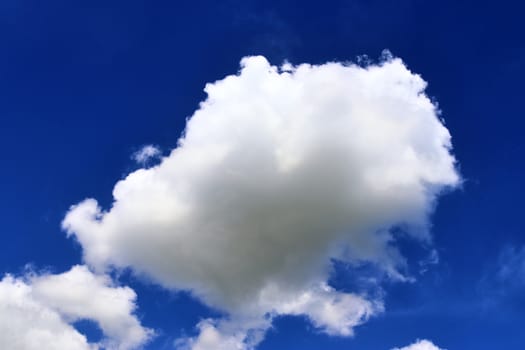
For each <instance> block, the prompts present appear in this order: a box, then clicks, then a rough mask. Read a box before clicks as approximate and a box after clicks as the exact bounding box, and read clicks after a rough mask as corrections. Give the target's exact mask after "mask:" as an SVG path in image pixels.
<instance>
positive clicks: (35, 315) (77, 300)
mask: <svg viewBox="0 0 525 350" xmlns="http://www.w3.org/2000/svg"><path fill="white" fill-rule="evenodd" d="M135 299H136V295H135V292H134V291H133V290H132V289H130V288H128V287H116V286H114V285H113V283H112V282H111V280H110V278H109V277H108V276H97V275H94V274H93V273H91V272H90V271H89V270H88V269H87V267H85V266H74V267H73V268H72V269H71V270H69V271H67V272H64V273H62V274H58V275H49V274H45V275H35V274H31V275H28V276H25V277H24V278H15V277H13V276H10V275H7V276H5V277H4V278H3V279H2V280H1V281H0V348H2V349H11V350H36V349H42V346H43V344H45V348H46V349H50V350H55V349H56V350H64V349H75V350H84V349H86V350H87V349H89V350H97V349H102V348H103V349H108V350H129V349H136V348H138V347H140V346H141V345H142V344H144V343H145V342H146V341H147V340H148V339H149V338H150V337H151V336H152V335H153V334H152V331H151V330H148V329H146V328H143V327H142V326H141V325H140V322H139V321H138V320H137V318H136V317H135V316H134V315H133V311H134V309H135ZM79 320H92V321H94V322H96V323H97V324H98V326H99V327H100V329H101V330H102V333H103V334H104V338H103V339H102V340H101V342H100V343H97V344H93V343H88V340H87V339H86V337H85V336H84V335H83V334H81V333H79V332H78V331H77V330H76V329H75V328H74V327H73V326H72V323H74V322H76V321H79Z"/></svg>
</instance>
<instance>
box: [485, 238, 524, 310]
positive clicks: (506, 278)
mask: <svg viewBox="0 0 525 350" xmlns="http://www.w3.org/2000/svg"><path fill="white" fill-rule="evenodd" d="M476 287H477V290H476V291H477V293H478V296H481V298H478V299H480V300H481V301H482V302H481V305H480V306H481V307H482V308H483V309H486V310H485V311H489V312H491V311H492V310H495V309H497V310H502V309H503V308H505V309H507V310H506V314H508V313H512V312H515V311H516V310H518V309H519V307H517V306H519V305H523V304H524V302H525V296H524V291H525V246H514V245H510V244H509V245H505V246H503V247H502V248H501V250H500V252H499V254H498V256H497V258H495V259H492V261H489V262H488V263H487V265H486V266H485V268H484V271H483V275H482V276H481V278H480V279H479V281H478V284H477V286H476ZM491 309H492V310H491Z"/></svg>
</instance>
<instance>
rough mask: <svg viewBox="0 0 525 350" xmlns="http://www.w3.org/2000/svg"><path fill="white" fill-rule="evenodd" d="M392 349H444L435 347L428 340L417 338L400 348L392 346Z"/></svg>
mask: <svg viewBox="0 0 525 350" xmlns="http://www.w3.org/2000/svg"><path fill="white" fill-rule="evenodd" d="M392 350H445V349H441V348H439V347H437V346H436V345H434V344H433V343H432V342H431V341H429V340H425V339H423V340H418V341H416V342H415V343H413V344H411V345H408V346H405V347H402V348H393V349H392Z"/></svg>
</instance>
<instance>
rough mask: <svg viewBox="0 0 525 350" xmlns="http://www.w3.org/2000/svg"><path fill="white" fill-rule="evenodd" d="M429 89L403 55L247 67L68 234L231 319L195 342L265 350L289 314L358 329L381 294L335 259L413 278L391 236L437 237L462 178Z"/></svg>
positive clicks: (95, 262) (91, 202)
mask: <svg viewBox="0 0 525 350" xmlns="http://www.w3.org/2000/svg"><path fill="white" fill-rule="evenodd" d="M425 87H426V83H425V81H424V80H423V79H422V78H421V77H420V76H418V75H417V74H413V73H412V72H410V71H409V70H408V69H407V68H406V66H405V65H404V64H403V62H402V61H401V60H400V59H397V58H392V57H389V58H388V59H386V60H385V61H384V62H382V63H380V64H377V65H368V66H367V67H361V66H357V65H352V64H342V63H327V64H323V65H308V64H302V65H298V66H293V65H291V64H286V67H282V68H279V67H276V66H272V65H270V63H269V62H268V61H267V60H266V59H265V58H264V57H261V56H257V57H247V58H244V59H243V60H242V61H241V70H240V72H238V74H236V75H230V76H227V77H226V78H224V79H222V80H220V81H217V82H214V83H210V84H207V85H206V88H205V92H206V93H207V95H208V97H207V99H206V100H205V101H203V102H202V103H201V104H200V106H199V109H198V110H197V111H195V113H194V114H193V115H192V116H191V117H190V118H189V119H188V122H187V125H186V130H185V132H184V135H183V136H182V137H181V138H180V139H179V142H178V146H177V147H176V148H175V149H173V150H172V151H171V154H170V155H169V156H167V157H165V158H163V159H162V161H161V163H160V164H158V165H157V166H155V167H152V168H149V169H139V170H137V171H135V172H133V173H131V174H129V175H128V176H127V177H126V178H125V179H123V180H121V181H119V182H118V183H117V184H116V185H115V188H114V190H113V197H114V202H113V205H112V206H111V208H109V209H107V210H104V209H103V208H101V207H100V206H99V205H98V203H97V201H96V200H95V199H86V200H85V201H83V202H81V203H79V204H77V205H75V206H73V207H72V208H71V209H70V211H69V212H68V213H67V215H66V217H65V219H64V221H63V228H64V229H65V230H66V231H67V233H68V235H70V236H74V237H75V238H76V239H77V240H78V242H79V243H80V244H81V246H82V248H83V254H84V260H85V261H86V262H87V263H88V264H89V265H90V266H92V267H93V268H95V269H97V270H99V271H105V270H107V269H109V268H127V267H131V269H132V270H133V271H135V273H137V274H138V275H142V276H146V277H147V278H149V279H152V280H154V281H156V282H157V283H159V284H161V285H163V286H164V287H166V288H170V289H173V290H188V291H190V292H191V293H192V294H193V295H194V296H196V297H197V298H199V299H200V300H202V301H203V302H205V303H206V304H207V305H209V306H211V307H214V308H217V309H220V310H222V311H224V312H226V313H227V314H228V317H227V318H225V319H222V320H215V321H214V322H213V323H209V322H208V323H201V325H200V331H201V333H200V336H198V337H197V338H195V339H193V340H189V341H187V342H186V345H187V344H190V345H191V344H193V345H191V346H193V348H194V349H199V346H200V348H202V346H204V345H199V344H207V342H210V341H211V342H213V341H216V342H221V343H227V344H233V345H231V346H232V347H233V348H235V347H236V346H237V345H235V344H239V341H241V344H244V345H242V346H245V347H247V348H250V347H253V346H255V344H256V343H257V342H258V341H260V340H261V339H262V337H263V334H264V331H265V330H266V329H267V328H268V327H269V326H270V325H271V318H272V317H273V316H275V315H280V314H292V315H305V316H306V317H307V318H308V319H310V321H311V322H312V323H313V325H315V326H316V327H317V328H318V329H319V330H321V331H324V332H326V333H329V334H336V335H343V336H345V335H351V334H352V328H353V327H354V326H356V325H358V324H360V323H361V322H363V321H364V320H366V319H367V318H368V317H370V316H371V315H374V314H375V313H377V312H379V311H381V310H382V304H381V300H369V298H368V297H367V296H366V295H356V294H350V293H341V292H339V291H335V290H333V289H331V288H330V287H329V286H327V284H326V281H327V280H328V278H329V276H330V273H331V272H330V271H331V270H330V269H331V259H339V260H342V261H347V262H368V263H373V264H377V266H379V267H381V268H382V269H384V270H385V271H386V272H387V273H388V274H389V275H390V276H392V277H393V278H398V279H403V278H405V276H404V275H403V273H402V270H401V269H400V268H401V267H402V266H403V265H404V264H405V261H404V258H403V257H402V256H401V254H400V253H399V251H398V250H397V249H396V248H395V238H396V237H395V236H394V235H393V234H392V233H391V229H392V228H394V227H396V228H400V227H401V228H403V231H404V234H406V235H409V236H411V237H413V238H414V239H417V240H421V241H426V242H427V243H428V242H429V241H430V235H429V232H428V226H429V225H428V215H429V214H430V213H431V211H432V210H433V208H434V206H435V202H436V198H437V196H438V195H439V194H440V193H441V191H442V190H443V189H444V188H451V187H454V186H457V185H458V183H459V181H460V178H459V175H458V173H457V172H456V169H455V159H454V157H453V156H452V155H451V153H450V149H451V141H450V134H449V132H448V130H447V129H446V128H445V126H444V125H443V124H442V122H441V120H440V118H439V112H438V111H437V109H436V107H435V106H434V105H433V103H432V102H431V101H430V99H429V98H428V97H427V96H426V95H425V94H424V89H425ZM239 339H240V340H239ZM188 346H189V345H188Z"/></svg>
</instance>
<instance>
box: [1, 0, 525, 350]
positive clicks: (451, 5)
mask: <svg viewBox="0 0 525 350" xmlns="http://www.w3.org/2000/svg"><path fill="white" fill-rule="evenodd" d="M523 10H524V8H523V7H522V6H521V5H520V4H519V3H518V2H516V1H515V2H512V1H499V2H485V1H478V2H473V1H472V2H470V1H469V2H467V1H465V2H457V1H439V2H438V1H425V2H422V1H405V0H401V1H343V0H341V1H323V2H313V1H286V2H273V1H222V2H215V1H191V2H187V1H179V2H170V1H159V2H139V1H133V2H129V1H114V2H111V3H108V2H103V1H91V2H76V3H72V2H66V1H50V2H46V3H41V2H36V1H11V0H10V1H4V2H3V3H2V4H1V5H0V26H1V33H2V34H1V35H0V46H1V49H2V50H1V52H2V55H0V72H1V77H2V78H1V80H0V89H1V93H0V101H1V102H0V116H1V117H0V118H1V121H2V123H1V124H2V126H1V128H0V133H1V134H0V143H1V146H2V149H3V150H4V151H3V152H2V157H1V158H2V162H1V163H2V172H1V173H0V193H1V196H0V198H1V201H0V209H1V212H2V218H3V223H4V226H3V228H2V233H1V235H0V243H1V244H0V272H1V273H2V275H5V274H11V275H13V276H15V277H17V276H18V277H19V278H22V279H23V278H24V277H21V276H24V275H25V276H27V270H28V269H31V270H33V271H36V272H34V273H35V274H37V275H40V274H41V275H43V276H49V275H50V274H61V273H64V272H65V271H68V270H70V268H71V267H72V266H74V265H78V264H83V263H84V262H85V259H84V260H83V252H84V253H85V252H86V251H88V250H89V249H92V248H91V246H89V244H88V243H85V244H79V242H78V241H77V239H78V238H79V237H80V236H81V235H83V233H82V234H79V233H78V232H79V231H80V229H79V228H77V229H76V231H75V229H73V231H75V233H71V235H70V236H69V237H67V235H66V232H65V230H63V229H62V228H61V223H62V221H63V220H64V218H65V216H66V214H67V213H68V211H69V208H70V206H71V205H74V204H77V203H79V202H81V201H82V200H84V199H85V198H96V200H97V201H98V204H99V205H100V207H101V208H103V210H109V209H110V208H111V205H112V201H113V198H112V191H113V187H114V186H115V183H117V182H118V181H119V180H122V179H124V178H125V177H126V176H127V174H129V173H131V172H133V171H135V170H137V169H139V168H140V167H141V166H144V167H146V168H147V167H150V166H152V165H154V164H157V163H158V162H159V160H158V159H157V160H155V159H152V160H148V161H147V163H146V164H144V165H141V164H137V162H136V161H135V160H134V159H133V154H136V152H138V151H140V150H141V148H142V147H143V146H144V145H155V147H157V148H158V149H159V150H160V152H161V154H162V155H163V156H168V155H169V152H170V150H172V149H174V148H175V147H177V141H178V139H179V136H180V135H181V133H182V132H183V130H184V128H185V125H186V119H187V118H188V117H189V116H191V115H192V114H193V113H194V111H195V110H197V109H198V108H199V103H200V102H201V101H203V100H205V99H206V96H207V95H206V93H205V92H204V91H203V89H204V86H205V85H206V84H207V83H209V82H215V81H217V80H219V79H223V78H224V77H225V76H228V75H232V74H236V73H237V72H238V71H239V61H240V60H241V58H242V57H246V56H252V55H262V56H264V57H266V59H267V61H268V62H270V63H271V64H273V65H276V66H280V65H281V64H283V63H284V62H290V63H291V64H292V65H298V64H301V63H309V64H312V65H322V64H324V63H326V62H348V61H354V62H355V61H357V57H358V56H361V55H367V56H368V57H370V59H371V60H372V62H376V63H377V62H381V55H382V52H383V50H385V49H388V50H390V52H391V53H392V55H393V56H394V57H399V58H400V59H402V60H403V62H404V65H405V66H406V67H407V68H408V69H409V70H410V71H411V72H414V73H417V74H420V75H421V77H422V78H423V79H424V80H425V81H426V82H427V83H428V86H427V88H426V90H425V93H426V94H427V95H428V96H429V98H430V100H432V101H434V102H435V103H437V104H438V106H439V109H440V110H441V111H442V113H441V115H440V118H441V117H442V118H443V119H444V120H445V126H446V128H447V129H448V131H449V132H450V134H451V135H452V145H453V149H452V154H453V155H454V157H455V158H456V160H457V164H456V168H457V170H458V173H459V174H461V178H462V184H461V186H457V187H456V188H454V189H448V188H446V186H445V185H443V184H444V183H445V182H446V181H445V180H443V181H442V183H440V184H441V185H443V186H444V188H445V191H444V193H443V194H442V195H440V196H439V198H438V199H437V201H436V202H435V203H434V204H436V206H435V210H433V211H432V214H431V215H430V217H429V218H428V222H426V223H427V224H429V227H430V228H429V230H430V233H431V235H432V239H431V241H426V242H422V241H420V240H418V239H414V238H413V237H411V235H412V236H414V235H417V234H416V233H413V232H412V233H411V234H403V233H399V234H395V237H396V247H397V249H398V250H399V253H400V254H401V255H402V256H403V257H405V259H406V261H407V266H405V267H404V270H403V271H404V273H406V275H410V276H411V277H413V280H412V281H405V282H403V281H400V279H396V278H391V277H388V276H387V274H386V273H385V272H384V271H379V270H381V268H380V267H378V266H375V265H374V264H369V262H367V263H365V264H363V265H360V266H359V267H356V266H353V265H352V266H351V264H350V265H349V264H338V263H337V262H334V264H335V268H333V271H332V272H331V274H330V279H329V281H328V282H329V283H330V285H331V286H332V287H333V288H335V289H334V290H337V291H344V292H348V293H358V292H363V293H364V292H366V293H367V295H368V296H370V297H371V296H373V297H374V298H375V299H380V300H381V301H382V303H383V305H384V311H382V312H377V313H374V314H373V315H372V316H371V317H370V318H369V319H368V320H367V321H366V322H364V323H363V324H361V325H359V326H357V327H355V328H354V332H355V335H354V336H352V337H347V336H346V337H345V336H334V335H328V334H326V333H327V332H326V327H325V328H323V327H316V326H315V325H313V324H312V322H310V321H308V319H307V318H308V317H301V316H290V315H288V316H286V315H284V316H278V317H276V318H275V319H273V327H272V328H269V329H265V337H264V339H263V340H262V341H261V342H260V344H259V345H258V347H257V349H263V350H266V349H360V350H366V349H385V350H389V349H392V348H395V347H400V348H401V347H403V346H407V345H409V344H411V343H413V342H415V341H416V340H417V339H429V340H431V341H432V342H433V343H435V344H436V345H437V346H439V347H440V348H445V349H449V350H453V349H478V350H483V349H495V348H505V349H513V348H520V345H521V344H522V343H523V341H524V339H523V335H522V332H521V330H520V329H519V328H520V325H521V324H523V322H524V321H525V319H524V315H525V313H524V310H525V309H524V307H525V299H524V297H523V295H524V293H525V253H524V252H525V242H524V236H523V234H522V220H521V216H520V214H521V211H522V206H521V205H520V203H521V200H520V197H521V195H522V192H523V185H522V181H521V180H522V179H521V177H522V176H521V174H522V171H523V164H522V161H521V159H522V153H523V147H524V145H525V143H524V141H523V137H522V135H521V131H522V128H523V125H524V124H523V120H522V116H521V114H522V95H523V93H522V90H523V79H524V78H525V42H524V39H523V29H522V24H521V22H522V18H521V17H522V16H521V14H522V13H523ZM316 67H317V66H316ZM407 113H408V112H407ZM401 123H402V122H401ZM212 184H213V183H212ZM429 201H430V202H431V200H430V199H429ZM431 204H432V203H431ZM431 204H428V205H430V206H432V205H431ZM123 220H126V218H125V217H124V218H123ZM396 229H398V230H401V231H402V230H403V228H402V227H401V228H399V227H397V228H395V229H394V231H395V230H396ZM146 231H147V229H146ZM148 232H149V231H148ZM87 234H89V233H87ZM146 242H147V240H146ZM93 249H94V248H93ZM114 249H115V250H114V252H115V254H122V256H126V257H128V256H129V255H130V254H131V253H129V252H128V251H121V250H120V248H114ZM432 251H435V252H436V256H439V258H438V259H433V258H432V257H433V255H432V254H434V253H432ZM125 254H128V255H125ZM119 256H120V255H119ZM111 258H112V259H117V258H113V257H111ZM137 259H139V258H137ZM174 259H177V258H174ZM115 261H116V260H115ZM115 261H113V262H112V263H110V264H109V266H112V264H113V265H118V266H117V267H116V268H113V267H112V268H109V270H108V269H106V270H104V271H102V272H101V269H98V270H97V268H96V267H94V266H93V265H96V263H98V262H99V260H97V259H96V258H93V259H92V260H91V262H89V261H88V262H87V263H88V264H90V265H91V267H90V268H91V269H92V271H93V272H95V273H97V274H100V273H104V272H106V273H108V274H110V275H111V277H112V278H113V279H114V282H108V281H106V282H104V283H105V285H106V286H107V285H111V286H112V287H111V288H117V287H116V286H129V287H130V288H132V289H133V290H134V291H135V293H136V295H137V298H136V300H135V301H134V302H133V303H135V304H136V310H135V314H134V315H135V316H136V317H137V319H138V320H140V323H141V324H142V326H143V327H145V328H148V329H152V330H154V331H155V333H156V335H155V336H154V337H153V338H152V339H151V340H150V341H149V342H147V343H146V344H145V345H144V349H172V348H174V345H173V344H174V342H175V341H176V339H181V338H184V337H189V338H191V337H194V336H197V333H198V331H197V329H196V328H195V327H196V325H197V323H198V322H199V321H200V320H203V319H213V320H220V319H223V318H224V317H225V312H224V311H221V310H220V309H221V306H223V304H221V303H222V302H223V300H222V299H220V298H219V297H217V298H218V299H216V298H215V295H214V296H212V297H209V298H208V297H201V298H197V297H194V296H191V295H190V294H189V293H188V292H176V291H174V290H173V289H177V288H171V289H170V288H166V284H168V280H167V279H166V280H165V279H163V278H160V277H158V276H157V275H155V273H154V272H153V273H152V272H151V270H148V269H149V268H150V266H149V265H148V266H147V267H145V266H142V265H140V264H139V263H137V262H136V261H138V260H133V259H131V258H129V259H128V260H126V258H122V259H121V260H119V261H122V263H120V262H118V263H115ZM174 261H177V262H179V260H174ZM190 261H191V260H190ZM127 262H129V263H127ZM104 264H105V263H101V265H104ZM168 265H169V261H168ZM28 266H30V268H28ZM104 266H105V265H104ZM105 268H107V266H105ZM141 269H142V270H141ZM102 270H103V269H102ZM305 270H307V269H306V268H305ZM423 270H424V272H423ZM156 276H157V277H156ZM370 279H373V280H374V282H373V283H371V282H370V283H367V282H366V281H369V280H370ZM25 281H26V282H25V283H27V284H28V285H30V284H31V283H35V284H36V283H38V281H33V280H32V279H31V278H26V279H25ZM159 281H160V282H159ZM174 281H175V282H173V281H172V280H171V279H170V280H169V283H172V282H173V283H174V284H177V283H179V282H180V281H179V280H178V279H176V280H174ZM198 282H199V283H203V285H206V283H208V282H207V281H205V280H199V281H198ZM241 282H242V281H241ZM101 283H102V282H101ZM180 283H182V282H180ZM188 283H189V282H188ZM192 283H194V282H192ZM195 283H196V282H195ZM232 283H234V282H232ZM182 285H184V286H186V285H187V284H184V283H182ZM189 285H191V283H189ZM36 289H38V288H36V287H35V290H36ZM203 293H204V292H203ZM206 298H208V299H206ZM46 300H47V299H46ZM210 300H213V301H210ZM217 300H221V301H220V302H219V301H217ZM211 304H213V307H211V308H210V307H209V305H211ZM225 308H226V309H228V307H225ZM55 309H56V307H55ZM68 310H69V309H66V311H64V310H59V311H58V312H59V314H61V315H62V316H64V315H66V316H64V317H65V318H68V317H70V318H71V317H73V318H80V319H82V318H95V319H96V317H98V316H96V317H91V316H89V317H83V316H78V315H76V316H75V315H73V316H71V315H72V314H71V312H70V311H68ZM67 315H69V316H67ZM75 325H76V326H77V328H78V330H79V331H80V332H81V333H84V334H85V335H86V336H87V339H88V340H90V341H94V342H96V341H98V340H99V338H100V337H101V332H100V330H99V329H97V327H95V326H93V324H92V323H89V322H80V323H75ZM323 329H324V330H325V331H323ZM1 337H2V336H1V335H0V338H1ZM0 340H1V339H0ZM4 341H5V340H4ZM0 344H1V341H0ZM22 348H23V347H22Z"/></svg>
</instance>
